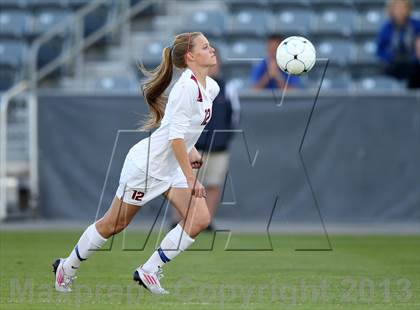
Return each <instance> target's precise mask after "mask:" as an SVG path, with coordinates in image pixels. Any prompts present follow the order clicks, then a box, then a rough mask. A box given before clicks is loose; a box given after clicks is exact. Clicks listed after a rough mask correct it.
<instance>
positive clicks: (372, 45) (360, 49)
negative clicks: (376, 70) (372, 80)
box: [356, 39, 378, 65]
mask: <svg viewBox="0 0 420 310" xmlns="http://www.w3.org/2000/svg"><path fill="white" fill-rule="evenodd" d="M356 61H357V63H358V64H367V65H369V64H370V65H372V64H378V59H377V56H376V41H375V40H374V39H368V40H363V41H361V42H359V43H358V44H357V55H356Z"/></svg>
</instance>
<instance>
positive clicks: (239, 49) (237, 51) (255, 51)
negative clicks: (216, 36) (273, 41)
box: [225, 40, 266, 64]
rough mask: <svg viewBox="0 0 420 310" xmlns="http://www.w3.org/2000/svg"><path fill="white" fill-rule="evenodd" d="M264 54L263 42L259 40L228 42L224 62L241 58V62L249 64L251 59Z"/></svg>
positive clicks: (261, 56) (227, 62) (262, 56)
mask: <svg viewBox="0 0 420 310" xmlns="http://www.w3.org/2000/svg"><path fill="white" fill-rule="evenodd" d="M265 56H266V50H265V44H264V42H263V41H261V40H239V41H236V42H234V43H233V44H230V46H229V50H228V55H227V59H226V63H225V64H229V62H235V61H236V60H237V59H243V62H245V63H249V64H251V61H252V59H255V58H264V57H265Z"/></svg>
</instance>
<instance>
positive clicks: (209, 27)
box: [183, 11, 227, 37]
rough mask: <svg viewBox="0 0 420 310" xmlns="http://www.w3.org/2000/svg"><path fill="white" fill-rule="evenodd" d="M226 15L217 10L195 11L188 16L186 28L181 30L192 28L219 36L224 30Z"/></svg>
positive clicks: (185, 30)
mask: <svg viewBox="0 0 420 310" xmlns="http://www.w3.org/2000/svg"><path fill="white" fill-rule="evenodd" d="M226 19H227V17H226V15H225V14H224V13H222V12H219V11H195V12H194V13H192V14H191V15H189V16H188V19H187V20H188V25H187V27H188V28H187V29H183V32H187V31H190V30H191V29H194V30H195V31H201V32H203V33H205V34H206V35H209V36H215V37H220V36H222V35H223V34H224V33H225V31H226Z"/></svg>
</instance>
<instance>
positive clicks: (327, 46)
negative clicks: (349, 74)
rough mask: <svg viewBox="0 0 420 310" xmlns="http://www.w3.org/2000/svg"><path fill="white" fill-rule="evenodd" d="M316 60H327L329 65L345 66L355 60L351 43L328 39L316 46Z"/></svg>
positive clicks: (343, 40)
mask: <svg viewBox="0 0 420 310" xmlns="http://www.w3.org/2000/svg"><path fill="white" fill-rule="evenodd" d="M316 49H317V58H328V59H329V60H330V62H331V64H336V65H346V64H348V63H349V62H353V61H354V60H355V58H356V48H355V46H354V43H353V42H350V41H348V40H345V39H333V38H331V39H329V40H325V41H321V42H319V43H318V44H316Z"/></svg>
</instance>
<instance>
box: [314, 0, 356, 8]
mask: <svg viewBox="0 0 420 310" xmlns="http://www.w3.org/2000/svg"><path fill="white" fill-rule="evenodd" d="M311 4H312V5H313V6H314V7H317V8H328V7H348V8H351V7H353V5H354V0H312V1H311Z"/></svg>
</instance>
